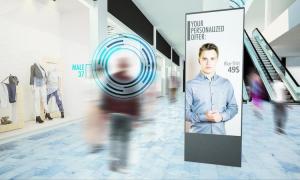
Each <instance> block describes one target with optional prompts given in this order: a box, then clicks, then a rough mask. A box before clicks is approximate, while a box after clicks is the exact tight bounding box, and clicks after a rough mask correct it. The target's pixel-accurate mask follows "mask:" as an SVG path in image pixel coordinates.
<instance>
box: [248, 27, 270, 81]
mask: <svg viewBox="0 0 300 180" xmlns="http://www.w3.org/2000/svg"><path fill="white" fill-rule="evenodd" d="M244 32H245V34H246V36H247V38H248V39H249V41H250V43H251V45H252V47H253V49H254V51H255V53H256V57H257V58H258V59H259V60H260V61H261V64H262V65H263V68H264V70H265V71H266V72H267V76H268V77H269V79H270V81H271V82H273V79H272V77H271V75H270V73H269V71H268V70H267V67H266V66H265V64H264V63H263V62H262V60H261V58H260V56H259V54H258V52H257V50H256V49H255V46H254V44H253V43H252V41H251V39H250V38H249V35H248V33H247V32H246V30H244Z"/></svg>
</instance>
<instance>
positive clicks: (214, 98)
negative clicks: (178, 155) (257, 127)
mask: <svg viewBox="0 0 300 180" xmlns="http://www.w3.org/2000/svg"><path fill="white" fill-rule="evenodd" d="M218 56H219V50H218V47H217V46H216V45H215V44H212V43H206V44H204V45H203V46H202V47H201V48H200V49H199V59H198V60H199V63H200V73H199V74H198V75H197V76H196V77H195V78H194V79H192V80H190V81H188V82H187V88H186V120H187V121H189V122H190V123H191V129H190V132H193V133H202V134H219V135H225V134H226V132H225V122H226V121H228V120H231V119H232V118H233V117H234V116H235V115H236V114H237V112H238V107H237V104H236V100H235V96H234V90H233V87H232V85H231V83H230V81H229V80H227V79H225V78H223V77H221V76H219V75H217V74H216V66H217V63H218Z"/></svg>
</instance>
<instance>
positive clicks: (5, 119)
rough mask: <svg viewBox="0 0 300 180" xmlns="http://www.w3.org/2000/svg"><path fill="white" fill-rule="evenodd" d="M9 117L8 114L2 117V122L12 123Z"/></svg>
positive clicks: (4, 123)
mask: <svg viewBox="0 0 300 180" xmlns="http://www.w3.org/2000/svg"><path fill="white" fill-rule="evenodd" d="M8 118H9V117H8V116H5V117H2V118H1V124H2V125H6V124H11V123H12V121H9V120H8Z"/></svg>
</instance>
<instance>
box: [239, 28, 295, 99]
mask: <svg viewBox="0 0 300 180" xmlns="http://www.w3.org/2000/svg"><path fill="white" fill-rule="evenodd" d="M244 49H245V53H244V54H245V57H244V59H245V63H244V64H245V68H244V69H245V73H244V82H245V86H246V87H247V86H249V82H247V80H246V77H247V76H248V75H249V71H248V72H247V69H251V68H253V69H255V70H256V72H257V74H258V75H259V76H260V78H261V80H262V82H263V84H264V87H265V91H266V94H267V95H268V99H269V100H271V101H274V100H275V92H274V89H273V87H272V83H273V81H274V80H278V81H281V82H283V83H284V85H285V86H286V90H285V95H286V100H287V102H288V103H299V102H300V86H299V84H298V83H297V81H295V79H294V78H293V76H292V75H291V74H290V72H289V71H288V69H286V67H285V66H284V65H283V64H282V62H281V61H280V59H279V57H278V56H277V55H276V53H275V52H274V50H273V49H272V47H271V46H270V45H269V44H268V43H267V41H266V40H265V38H264V37H263V36H262V34H261V33H260V31H259V30H258V29H255V30H254V31H253V34H252V38H250V37H249V35H248V34H247V32H246V31H244ZM249 59H251V62H249ZM247 61H248V62H247ZM247 63H248V64H247ZM251 66H252V67H251ZM244 89H245V88H244ZM249 99H251V97H250V98H249Z"/></svg>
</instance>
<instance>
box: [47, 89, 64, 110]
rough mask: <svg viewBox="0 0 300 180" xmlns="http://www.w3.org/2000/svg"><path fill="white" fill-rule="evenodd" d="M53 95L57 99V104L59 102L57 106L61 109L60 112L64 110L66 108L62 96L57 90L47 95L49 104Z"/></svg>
mask: <svg viewBox="0 0 300 180" xmlns="http://www.w3.org/2000/svg"><path fill="white" fill-rule="evenodd" d="M47 86H48V84H47ZM52 96H54V97H55V101H56V104H57V106H58V109H59V111H60V112H64V108H63V105H62V101H61V99H60V97H59V95H58V92H57V90H56V91H54V92H52V93H51V94H48V95H47V104H48V103H49V100H50V98H51V97H52Z"/></svg>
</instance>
